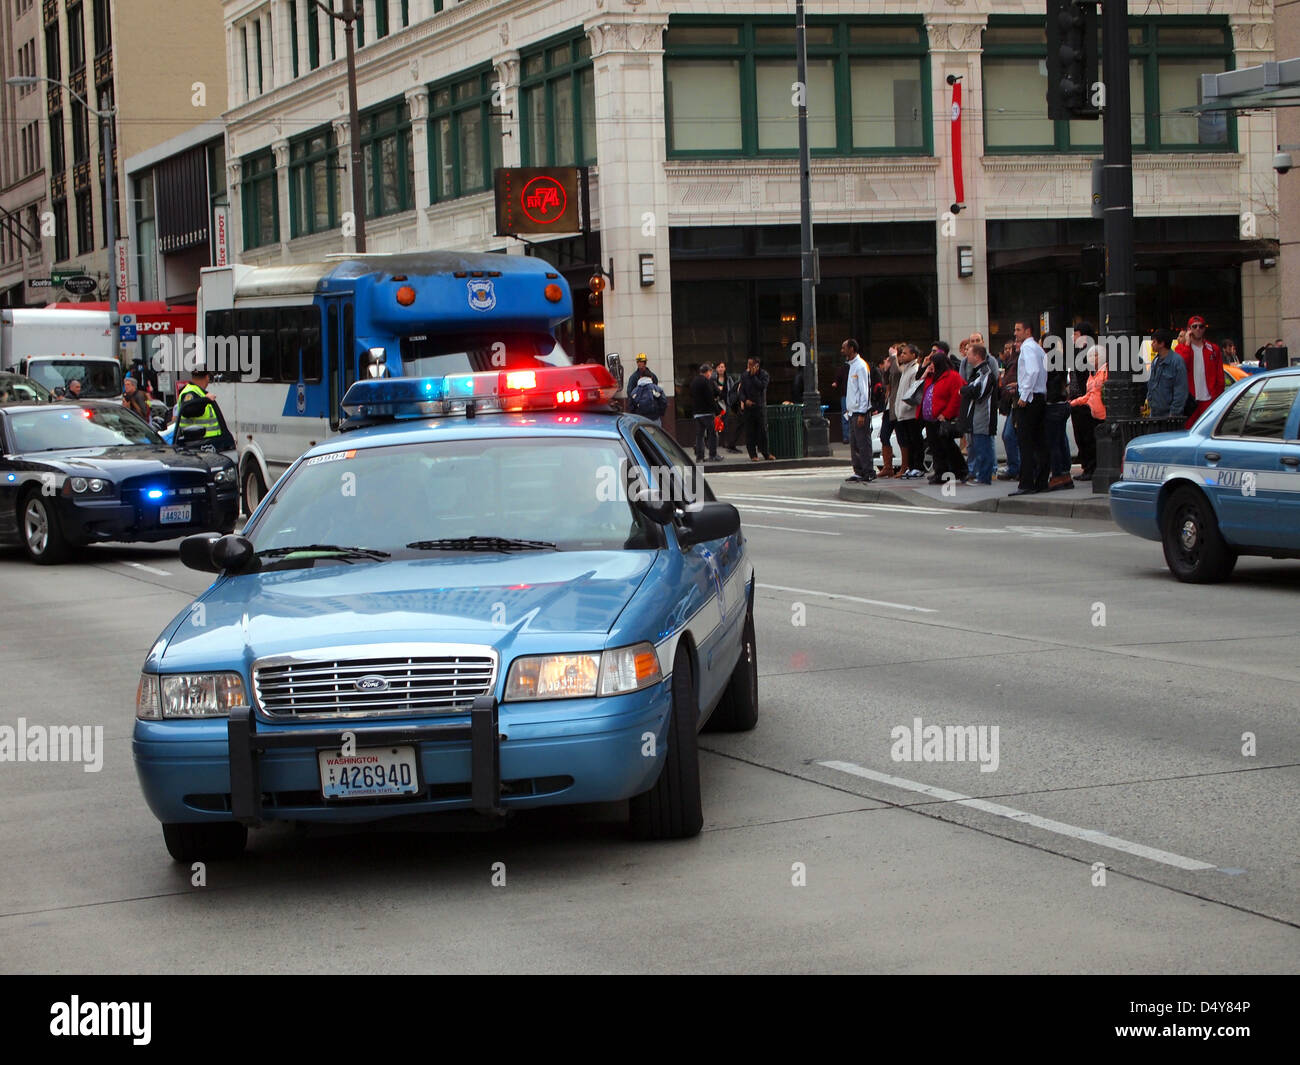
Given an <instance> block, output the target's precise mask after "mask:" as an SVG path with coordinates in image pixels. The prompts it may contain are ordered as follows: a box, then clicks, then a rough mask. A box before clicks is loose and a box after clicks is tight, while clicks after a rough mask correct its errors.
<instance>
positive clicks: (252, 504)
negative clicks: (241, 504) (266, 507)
mask: <svg viewBox="0 0 1300 1065" xmlns="http://www.w3.org/2000/svg"><path fill="white" fill-rule="evenodd" d="M244 500H245V502H246V503H247V504H248V513H250V514H252V513H253V511H255V510H256V509H257V505H258V504H259V503H261V502H262V491H261V489H260V488H259V487H258V484H257V474H255V473H250V474H249V475H248V479H247V480H246V481H245V482H244Z"/></svg>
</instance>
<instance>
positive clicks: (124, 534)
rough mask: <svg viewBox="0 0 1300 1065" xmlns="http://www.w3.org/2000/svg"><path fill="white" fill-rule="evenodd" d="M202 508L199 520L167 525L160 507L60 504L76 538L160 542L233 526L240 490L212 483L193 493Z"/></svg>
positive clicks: (94, 502) (68, 531)
mask: <svg viewBox="0 0 1300 1065" xmlns="http://www.w3.org/2000/svg"><path fill="white" fill-rule="evenodd" d="M191 498H192V500H193V502H194V505H195V506H196V507H199V508H201V510H200V513H199V514H198V518H199V520H198V521H192V522H186V523H184V524H175V525H164V524H162V521H161V515H160V507H161V506H162V504H159V505H158V506H151V505H142V504H137V505H133V504H131V503H120V502H118V501H116V500H105V501H103V502H101V501H97V500H84V501H74V500H62V501H61V502H62V506H61V507H60V508H59V518H60V524H61V525H62V527H63V531H64V533H65V534H66V535H67V536H68V537H69V539H72V540H74V541H79V542H82V543H97V542H106V541H115V542H118V543H129V542H134V543H157V542H159V541H162V540H175V539H176V538H177V537H181V536H190V535H192V534H193V533H200V532H215V531H221V532H224V531H226V530H228V529H233V528H234V526H235V521H236V519H237V518H238V517H239V494H238V492H237V491H236V490H235V489H234V488H233V487H231V488H229V489H225V488H223V489H222V490H217V489H216V488H213V487H211V486H210V487H209V488H208V489H207V493H206V495H205V496H194V497H191Z"/></svg>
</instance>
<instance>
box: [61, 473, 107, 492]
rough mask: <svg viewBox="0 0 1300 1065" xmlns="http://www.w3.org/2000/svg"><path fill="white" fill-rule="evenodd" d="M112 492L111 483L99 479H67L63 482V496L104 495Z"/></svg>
mask: <svg viewBox="0 0 1300 1065" xmlns="http://www.w3.org/2000/svg"><path fill="white" fill-rule="evenodd" d="M112 490H113V482H112V481H105V480H103V479H102V478H100V477H92V478H86V477H69V478H68V479H67V480H66V481H64V482H63V494H64V495H65V496H68V495H78V496H84V495H104V494H106V493H108V492H111V491H112Z"/></svg>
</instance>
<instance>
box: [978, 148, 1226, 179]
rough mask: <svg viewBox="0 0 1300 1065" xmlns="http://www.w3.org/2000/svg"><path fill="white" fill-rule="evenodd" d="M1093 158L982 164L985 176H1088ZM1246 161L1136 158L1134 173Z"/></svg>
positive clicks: (992, 158) (991, 158)
mask: <svg viewBox="0 0 1300 1065" xmlns="http://www.w3.org/2000/svg"><path fill="white" fill-rule="evenodd" d="M1092 160H1093V157H1092V156H1090V155H986V156H984V157H983V158H982V159H981V160H980V165H981V167H983V169H984V172H985V173H986V174H1026V175H1028V174H1061V173H1070V174H1086V173H1090V172H1091V170H1092ZM1245 165H1246V157H1245V156H1244V155H1241V154H1239V153H1224V152H1213V153H1210V152H1199V153H1192V154H1188V155H1155V154H1144V155H1136V154H1135V155H1134V156H1133V169H1134V171H1142V172H1147V171H1162V170H1163V171H1172V170H1202V171H1203V170H1216V171H1231V170H1240V169H1241V168H1242V167H1243V166H1245Z"/></svg>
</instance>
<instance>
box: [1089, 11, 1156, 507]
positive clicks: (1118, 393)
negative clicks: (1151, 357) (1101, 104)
mask: <svg viewBox="0 0 1300 1065" xmlns="http://www.w3.org/2000/svg"><path fill="white" fill-rule="evenodd" d="M1101 27H1102V39H1103V40H1104V41H1105V50H1104V51H1103V53H1102V67H1103V70H1102V80H1103V82H1104V84H1105V86H1106V107H1105V111H1104V113H1103V118H1102V123H1103V125H1102V135H1103V145H1104V147H1103V156H1102V216H1103V222H1102V227H1103V228H1102V233H1103V240H1104V242H1105V245H1106V290H1105V294H1104V295H1103V296H1102V298H1101V322H1102V325H1101V329H1102V333H1103V335H1104V336H1107V337H1112V338H1115V339H1116V340H1119V341H1120V342H1119V343H1112V344H1110V345H1108V346H1107V350H1108V352H1109V353H1110V366H1109V372H1108V375H1107V378H1106V384H1105V386H1104V388H1103V389H1102V401H1103V402H1104V403H1105V405H1106V424H1105V425H1104V426H1102V427H1099V429H1098V433H1097V466H1096V469H1095V470H1094V472H1093V477H1092V490H1093V492H1094V493H1101V492H1109V490H1110V486H1111V485H1112V484H1114V483H1115V482H1116V481H1118V480H1119V479H1120V478H1121V477H1122V476H1123V465H1124V447H1125V445H1126V444H1127V443H1128V442H1129V441H1130V440H1132V439H1133V437H1135V436H1138V435H1140V434H1141V433H1142V432H1143V431H1144V428H1145V425H1144V422H1143V421H1142V419H1140V418H1139V417H1138V412H1139V411H1140V410H1141V407H1142V401H1143V398H1144V397H1145V394H1146V385H1145V383H1143V382H1141V381H1136V380H1134V378H1135V376H1136V371H1137V369H1138V368H1137V365H1136V360H1137V359H1138V357H1139V356H1138V351H1137V350H1132V349H1136V348H1137V347H1138V344H1137V331H1138V322H1137V293H1136V291H1135V290H1136V287H1137V282H1136V253H1135V251H1134V231H1133V136H1132V126H1131V124H1130V117H1129V116H1130V108H1131V106H1132V101H1131V99H1130V96H1129V83H1128V63H1129V48H1128V0H1107V2H1106V3H1104V4H1103V5H1102V24H1101ZM1120 338H1124V339H1120Z"/></svg>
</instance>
